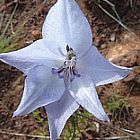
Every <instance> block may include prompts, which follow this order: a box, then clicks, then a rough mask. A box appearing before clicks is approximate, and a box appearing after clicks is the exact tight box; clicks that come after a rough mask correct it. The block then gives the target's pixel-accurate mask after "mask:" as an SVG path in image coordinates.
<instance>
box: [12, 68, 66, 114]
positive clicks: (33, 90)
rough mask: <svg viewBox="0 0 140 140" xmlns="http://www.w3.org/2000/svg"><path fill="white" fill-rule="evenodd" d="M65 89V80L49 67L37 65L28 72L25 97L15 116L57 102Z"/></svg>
mask: <svg viewBox="0 0 140 140" xmlns="http://www.w3.org/2000/svg"><path fill="white" fill-rule="evenodd" d="M64 91H65V88H64V81H63V80H61V79H59V78H58V76H55V75H53V74H52V73H51V69H50V68H49V67H46V66H36V67H34V68H32V69H30V70H29V72H28V75H27V78H26V81H25V87H24V92H23V97H22V100H21V103H20V105H19V107H18V108H17V110H16V111H15V112H14V116H22V115H25V114H28V113H30V112H32V111H34V110H35V109H37V108H38V107H41V106H45V105H48V104H50V103H52V102H55V101H57V100H59V99H60V98H61V96H62V95H63V93H64Z"/></svg>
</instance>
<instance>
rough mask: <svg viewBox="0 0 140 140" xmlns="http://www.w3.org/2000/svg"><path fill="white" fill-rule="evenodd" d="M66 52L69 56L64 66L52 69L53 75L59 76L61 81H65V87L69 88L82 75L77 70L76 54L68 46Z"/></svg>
mask: <svg viewBox="0 0 140 140" xmlns="http://www.w3.org/2000/svg"><path fill="white" fill-rule="evenodd" d="M66 51H67V55H66V58H65V61H64V63H63V65H62V66H61V67H60V68H58V69H56V68H52V74H57V75H58V77H59V78H60V79H64V83H65V86H66V87H68V86H69V84H70V82H72V81H73V80H74V78H75V76H76V77H79V76H80V74H78V71H77V69H76V52H75V51H74V50H73V49H72V48H71V47H69V46H68V45H67V46H66Z"/></svg>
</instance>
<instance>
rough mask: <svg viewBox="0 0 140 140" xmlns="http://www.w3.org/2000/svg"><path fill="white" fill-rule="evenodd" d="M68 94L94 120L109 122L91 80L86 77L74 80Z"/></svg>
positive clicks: (82, 76)
mask: <svg viewBox="0 0 140 140" xmlns="http://www.w3.org/2000/svg"><path fill="white" fill-rule="evenodd" d="M70 93H71V95H72V96H73V98H75V100H76V101H77V102H78V103H79V104H80V105H81V106H82V107H84V108H85V109H86V110H87V111H88V112H90V113H91V114H93V115H94V116H95V117H96V118H98V119H99V120H104V121H105V120H106V121H109V118H108V116H107V114H106V113H105V111H104V109H103V107H102V105H101V102H100V100H99V98H98V95H97V92H96V89H95V87H94V84H93V83H92V79H90V78H89V77H88V76H84V75H81V76H80V77H78V78H75V79H74V80H73V82H72V84H71V88H70Z"/></svg>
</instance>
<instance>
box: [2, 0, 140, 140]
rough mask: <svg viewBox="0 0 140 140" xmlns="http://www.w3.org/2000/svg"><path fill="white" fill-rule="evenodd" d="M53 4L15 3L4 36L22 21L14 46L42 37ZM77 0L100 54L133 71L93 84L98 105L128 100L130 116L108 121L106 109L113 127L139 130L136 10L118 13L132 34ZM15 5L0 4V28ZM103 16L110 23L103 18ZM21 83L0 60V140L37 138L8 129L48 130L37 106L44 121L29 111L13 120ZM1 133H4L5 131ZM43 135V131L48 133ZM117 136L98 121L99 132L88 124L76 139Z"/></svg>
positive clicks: (36, 1) (37, 1) (35, 0)
mask: <svg viewBox="0 0 140 140" xmlns="http://www.w3.org/2000/svg"><path fill="white" fill-rule="evenodd" d="M54 3H55V0H48V1H47V2H46V3H45V4H43V0H32V1H30V2H29V1H27V0H19V1H18V7H17V10H16V13H15V15H14V18H13V21H12V24H11V26H10V28H9V30H8V32H7V33H6V35H7V36H9V35H10V34H11V33H12V32H14V31H16V29H17V27H19V26H20V25H21V24H22V23H25V24H24V26H23V27H22V30H21V31H20V34H19V35H18V36H17V37H16V39H15V40H14V41H15V42H16V49H19V48H23V47H25V46H27V45H29V44H30V43H32V42H33V41H35V40H37V39H39V38H40V37H41V27H42V24H43V21H44V19H45V17H46V14H47V12H48V10H49V8H50V7H51V6H52V5H53V4H54ZM78 3H79V5H80V7H81V9H82V10H83V12H84V14H85V15H86V17H87V18H88V21H89V23H90V25H91V28H92V32H93V41H94V44H95V46H96V47H97V48H98V49H99V50H100V52H101V53H102V54H103V55H104V56H105V57H106V58H107V59H109V60H110V61H112V62H113V63H115V64H117V65H122V66H127V67H132V68H133V72H132V73H131V74H130V75H129V76H128V77H126V78H125V79H124V80H121V81H119V82H115V83H112V84H108V85H105V86H101V87H98V88H97V90H98V93H99V96H100V98H101V101H102V103H103V104H105V102H106V100H107V99H108V98H109V97H110V96H112V95H114V94H115V95H116V94H117V95H120V96H123V97H124V98H125V99H127V102H128V104H129V109H128V110H129V116H127V114H126V116H127V117H125V118H123V119H121V120H119V119H117V120H113V117H112V113H111V112H109V111H108V110H107V112H108V114H109V115H110V117H111V118H112V123H113V124H114V126H116V127H123V128H125V129H128V130H132V131H134V132H135V133H137V134H140V102H139V101H140V24H139V23H140V14H139V13H140V12H139V11H138V10H137V9H138V8H136V10H135V11H133V12H132V11H131V12H130V11H129V10H128V9H127V10H128V11H129V12H127V14H126V13H125V15H123V14H122V16H121V17H122V18H123V21H125V22H126V24H127V26H128V27H129V28H130V29H131V30H132V31H133V33H130V32H129V31H126V30H124V29H123V28H122V27H121V26H119V25H118V24H117V23H116V22H114V21H113V20H111V19H110V18H108V17H106V16H104V18H103V19H102V18H100V17H101V15H102V16H103V14H102V13H100V12H96V8H92V7H91V5H89V3H87V0H83V1H80V0H78ZM15 4H16V3H15V2H13V1H12V0H7V1H6V0H5V1H4V2H0V7H1V10H0V12H1V14H3V13H4V15H5V16H4V21H3V25H0V29H1V30H2V29H3V28H4V24H5V23H6V22H7V21H8V17H9V15H10V13H11V12H12V10H13V8H14V7H15ZM138 6H139V5H138ZM98 10H99V9H98ZM134 15H135V16H134ZM104 19H105V20H104ZM108 20H110V21H109V22H107V21H108ZM21 21H22V22H21ZM1 30H0V32H1ZM23 86H24V75H23V74H22V73H21V72H19V71H18V70H17V69H15V68H13V67H11V66H8V65H6V64H4V63H2V62H0V140H30V139H31V140H33V139H34V140H37V138H29V137H27V136H22V137H21V136H15V135H9V134H8V133H9V132H12V133H14V134H17V133H19V134H20V133H22V134H36V132H40V133H41V132H42V130H44V129H45V130H47V129H48V127H47V128H46V126H44V125H43V124H44V123H45V121H46V119H47V117H46V115H45V112H44V110H43V109H42V108H41V109H39V116H40V117H41V118H42V119H43V120H42V123H38V122H37V121H36V120H35V118H34V117H33V113H31V114H29V115H27V116H24V117H15V118H12V114H13V112H14V111H15V110H16V108H17V106H18V104H19V102H20V100H21V97H22V91H23ZM2 132H7V134H3V133H2ZM46 133H47V135H48V132H46ZM119 135H121V134H120V133H118V132H116V131H114V130H112V129H108V128H105V127H103V126H102V125H101V130H100V133H98V134H97V133H95V131H94V130H92V129H91V128H88V130H87V131H85V132H82V133H81V135H80V137H79V139H81V140H85V139H94V138H95V137H107V136H108V137H109V136H119ZM38 139H39V138H38ZM40 139H41V138H40Z"/></svg>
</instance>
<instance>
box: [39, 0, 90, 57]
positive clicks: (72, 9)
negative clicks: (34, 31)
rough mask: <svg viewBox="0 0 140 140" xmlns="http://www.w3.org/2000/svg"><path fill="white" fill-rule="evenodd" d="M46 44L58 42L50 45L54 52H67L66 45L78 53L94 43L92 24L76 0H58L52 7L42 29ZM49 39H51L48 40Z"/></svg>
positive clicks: (81, 52)
mask: <svg viewBox="0 0 140 140" xmlns="http://www.w3.org/2000/svg"><path fill="white" fill-rule="evenodd" d="M42 36H43V40H44V41H45V43H46V45H47V44H48V42H49V41H50V40H51V42H57V44H59V45H58V46H56V45H54V46H53V47H49V49H50V50H51V51H52V52H53V53H55V54H56V53H57V54H59V55H61V53H60V52H63V54H66V45H67V44H68V45H69V46H70V47H72V48H73V50H74V51H76V52H77V53H78V55H81V54H83V53H84V52H86V51H87V50H88V49H89V47H91V45H92V32H91V28H90V25H89V23H88V21H87V19H86V17H85V16H84V14H83V13H82V11H81V10H80V8H79V6H78V4H77V3H76V2H75V0H58V1H57V3H56V4H55V5H54V6H53V7H52V8H51V9H50V11H49V12H48V15H47V17H46V20H45V22H44V25H43V29H42ZM48 40H49V41H48Z"/></svg>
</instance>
